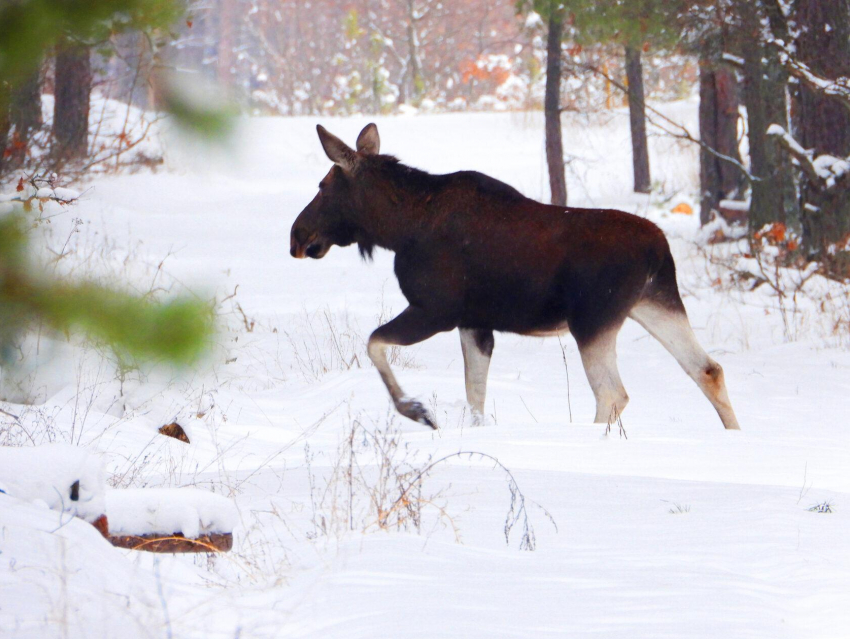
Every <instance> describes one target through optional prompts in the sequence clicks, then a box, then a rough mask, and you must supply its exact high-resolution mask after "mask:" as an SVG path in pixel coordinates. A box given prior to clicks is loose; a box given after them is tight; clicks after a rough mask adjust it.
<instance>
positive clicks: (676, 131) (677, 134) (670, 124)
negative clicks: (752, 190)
mask: <svg viewBox="0 0 850 639" xmlns="http://www.w3.org/2000/svg"><path fill="white" fill-rule="evenodd" d="M566 62H567V64H569V65H571V66H572V67H573V68H579V69H584V70H585V71H590V72H591V73H595V74H597V75H599V76H601V77H603V78H605V79H606V80H608V82H610V83H611V84H612V85H613V86H614V87H615V88H616V89H619V90H620V91H622V92H623V93H626V94H628V91H629V90H628V88H626V87H625V86H624V85H623V84H621V83H619V82H617V81H616V80H615V79H614V78H612V77H611V76H610V75H609V74H608V73H606V72H605V71H603V70H602V69H600V68H598V67H595V66H593V65H591V64H577V63H574V62H572V61H571V60H569V59H568V60H567V61H566ZM645 107H646V110H647V111H649V112H650V113H651V114H652V115H654V116H655V117H656V118H658V120H660V121H661V123H659V122H658V121H656V120H653V119H652V118H651V117H650V116H649V115H647V116H646V119H647V121H648V122H649V123H650V124H652V125H653V126H655V127H656V128H658V129H660V130H661V131H663V132H664V133H665V134H666V135H669V136H670V137H674V138H677V139H679V140H685V141H687V142H692V143H693V144H698V145H699V146H700V147H701V148H703V149H705V150H706V151H707V152H708V153H710V154H711V155H713V156H714V157H716V158H718V159H720V160H722V161H724V162H728V163H729V164H731V165H733V166H735V167H736V168H737V169H738V170H739V171H741V173H743V174H744V177H745V178H746V179H747V181H748V182H758V181H759V180H760V179H761V178H758V177H756V176H755V175H753V174H752V173H750V172H749V171H748V170H747V167H746V166H744V165H743V164H742V163H741V162H739V161H738V160H736V159H735V158H733V157H731V156H729V155H725V154H723V153H720V152H719V151H717V150H716V149H715V148H713V147H711V146H709V145H708V144H706V143H705V142H703V141H702V140H700V139H699V138H695V137H694V136H693V135H691V132H690V131H689V130H688V128H687V127H686V126H684V125H683V124H679V123H678V122H676V121H675V120H673V119H671V118H668V117H667V116H666V115H664V114H663V113H661V111H659V110H658V109H656V108H655V107H653V106H652V105H651V104H649V103H645ZM662 123H663V124H662ZM671 128H672V130H671Z"/></svg>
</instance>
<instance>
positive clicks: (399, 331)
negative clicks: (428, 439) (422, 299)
mask: <svg viewBox="0 0 850 639" xmlns="http://www.w3.org/2000/svg"><path fill="white" fill-rule="evenodd" d="M451 328H453V327H445V326H444V325H441V324H440V323H439V322H437V321H435V320H434V319H433V318H430V317H429V316H428V315H427V314H426V313H425V312H424V311H422V310H421V309H417V308H414V307H412V306H408V307H407V308H406V309H405V310H404V311H402V313H401V314H400V315H398V316H397V317H396V318H394V319H392V320H390V321H389V322H387V323H386V324H384V325H383V326H380V327H379V328H377V329H376V330H375V331H374V332H373V333H372V335H371V336H370V337H369V344H368V348H367V351H368V353H369V359H371V360H372V363H373V364H374V365H375V368H377V369H378V372H379V373H380V374H381V379H382V380H383V381H384V385H385V386H386V387H387V390H388V391H389V393H390V397H391V398H392V400H393V404H394V405H395V407H396V410H397V411H398V412H399V413H401V414H402V415H404V416H405V417H407V418H409V419H412V420H413V421H416V422H419V423H420V424H424V425H426V426H430V427H431V428H433V429H435V430H436V428H437V424H436V422H435V421H434V418H433V417H432V416H431V414H430V413H429V412H428V410H427V409H426V408H425V407H424V406H423V405H422V404H421V403H420V402H418V401H416V400H414V399H411V398H409V397H407V396H406V395H405V394H404V391H403V390H402V389H401V386H400V385H399V383H398V380H396V378H395V375H394V374H393V371H392V368H390V364H389V362H388V361H387V347H388V346H410V345H411V344H416V343H418V342H422V341H424V340H426V339H428V338H429V337H432V336H433V335H435V334H437V333H439V332H441V331H444V330H450V329H451Z"/></svg>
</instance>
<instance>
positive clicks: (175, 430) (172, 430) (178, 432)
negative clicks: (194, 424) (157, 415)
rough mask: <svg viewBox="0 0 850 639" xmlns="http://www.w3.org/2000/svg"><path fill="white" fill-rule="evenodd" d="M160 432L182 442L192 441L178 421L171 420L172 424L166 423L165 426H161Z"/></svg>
mask: <svg viewBox="0 0 850 639" xmlns="http://www.w3.org/2000/svg"><path fill="white" fill-rule="evenodd" d="M159 432H160V434H162V435H165V436H166V437H173V438H174V439H179V440H180V441H181V442H184V443H186V444H189V443H191V442H190V441H189V436H188V435H186V431H185V430H183V427H182V426H181V425H180V424H178V423H177V422H171V423H170V424H166V425H165V426H162V427H160V429H159Z"/></svg>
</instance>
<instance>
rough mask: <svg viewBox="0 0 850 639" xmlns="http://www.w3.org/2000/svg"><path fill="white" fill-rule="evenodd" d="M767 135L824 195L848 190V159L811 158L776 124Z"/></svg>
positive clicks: (849, 184)
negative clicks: (776, 142) (795, 162)
mask: <svg viewBox="0 0 850 639" xmlns="http://www.w3.org/2000/svg"><path fill="white" fill-rule="evenodd" d="M767 134H768V135H770V136H772V137H775V138H776V140H777V141H778V142H779V144H780V146H781V147H782V148H783V149H785V151H787V152H788V154H789V155H791V157H793V158H794V159H795V160H796V161H797V163H798V164H799V165H800V168H801V169H802V171H803V173H805V175H806V177H807V178H808V180H809V182H811V183H812V185H813V186H815V187H817V188H818V189H819V190H821V191H823V192H824V193H826V194H832V193H836V192H838V191H843V190H845V189H848V188H850V158H837V157H835V156H832V155H820V156H818V157H816V158H812V152H811V151H807V150H806V149H804V148H803V147H802V145H801V144H800V143H799V142H797V140H795V139H794V138H793V136H791V134H790V133H788V132H787V131H786V130H785V129H783V128H782V127H781V126H779V125H778V124H771V125H770V127H768V129H767Z"/></svg>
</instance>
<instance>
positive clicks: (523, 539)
mask: <svg viewBox="0 0 850 639" xmlns="http://www.w3.org/2000/svg"><path fill="white" fill-rule="evenodd" d="M394 420H395V416H394V415H390V416H389V417H388V419H387V421H386V423H385V424H383V425H381V427H380V428H372V429H370V428H366V427H365V426H364V425H363V423H362V422H361V421H360V420H359V419H353V420H351V422H350V426H349V428H348V430H347V431H346V437H345V439H344V440H343V442H342V443H341V444H340V447H339V449H338V451H337V456H336V458H335V460H334V463H333V465H332V467H331V471H330V474H329V475H328V476H327V477H326V478H325V480H324V482H321V483H320V482H319V480H318V479H317V477H316V474H315V473H314V472H313V470H312V467H313V464H314V462H315V456H314V455H313V454H312V452H311V451H310V449H309V447H307V448H306V451H305V454H306V460H307V467H308V476H309V481H310V500H311V507H312V512H313V517H312V524H313V530H312V531H311V533H310V536H311V537H314V538H315V537H318V536H320V535H323V536H324V535H333V536H340V535H342V534H344V533H345V532H347V531H362V532H370V531H375V530H412V531H415V532H417V533H420V532H422V529H423V525H424V519H425V517H426V516H427V515H429V514H431V515H434V516H435V518H436V520H435V521H433V525H434V526H437V525H443V526H444V527H448V528H450V529H451V531H452V534H453V535H454V538H455V540H457V541H460V530H459V529H458V527H457V525H456V522H455V519H454V518H453V516H452V515H451V513H450V512H449V510H448V497H449V495H448V493H447V492H446V491H447V490H448V489H447V488H445V487H444V488H441V489H435V490H433V491H429V490H428V489H427V487H426V480H427V479H429V478H431V477H432V475H433V473H434V471H435V469H437V468H438V467H440V466H442V465H445V464H447V463H448V462H449V461H452V460H457V459H467V460H470V461H473V460H477V461H483V462H486V463H488V464H491V465H492V466H493V468H494V469H497V470H500V471H502V472H503V473H504V474H505V479H506V482H507V485H508V490H509V492H510V502H509V505H508V511H507V514H506V516H505V523H504V534H505V542H506V543H507V544H510V543H511V535H512V534H513V532H514V531H515V530H519V534H520V538H519V548H520V549H521V550H534V549H535V548H536V545H537V541H536V536H535V532H534V526H533V525H532V524H531V521H530V518H529V512H528V508H529V506H530V505H532V504H533V505H535V506H537V507H538V508H539V509H540V510H541V511H542V513H543V514H544V516H545V517H546V518H547V519H548V520H549V521H550V522H551V523H552V525H553V527H554V528H555V530H556V531H557V525H556V524H555V521H554V519H553V518H552V516H551V515H550V514H549V513H548V511H546V509H544V508H543V507H542V506H540V505H539V504H535V503H534V502H531V501H530V500H528V499H527V498H526V496H525V494H524V493H523V492H522V490H521V489H520V486H519V484H518V483H517V481H516V479H515V477H514V475H513V473H511V471H510V470H509V469H508V468H507V467H506V466H505V465H504V464H502V463H501V462H500V461H499V460H498V459H496V458H495V457H493V456H492V455H488V454H487V453H481V452H476V451H460V452H456V453H451V454H449V455H445V456H442V457H439V458H436V459H435V458H433V457H432V456H428V457H427V458H424V459H419V458H418V453H417V451H415V450H412V449H411V447H410V445H409V443H405V442H403V440H402V438H401V432H400V431H399V430H398V428H397V426H396V424H395V421H394ZM373 426H374V425H373Z"/></svg>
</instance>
